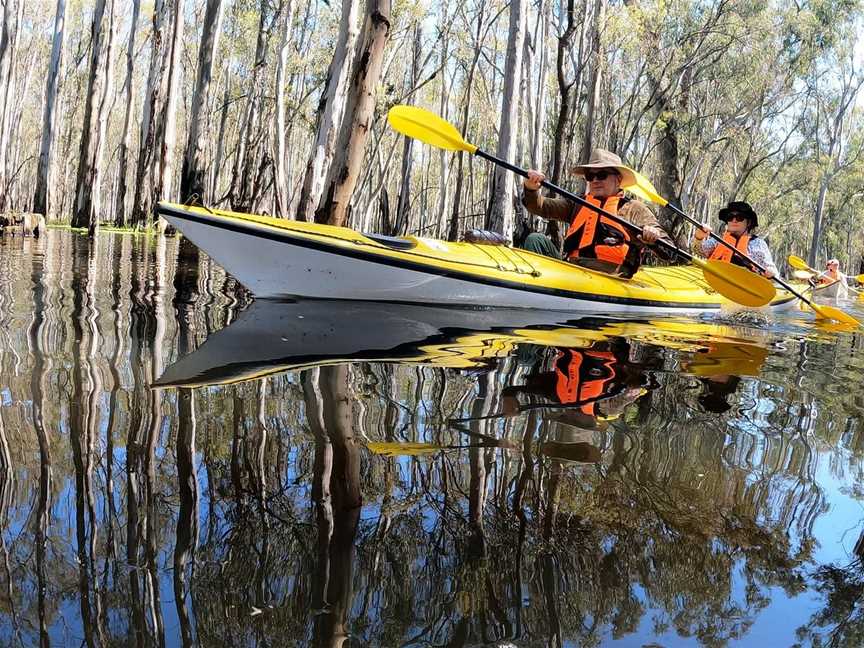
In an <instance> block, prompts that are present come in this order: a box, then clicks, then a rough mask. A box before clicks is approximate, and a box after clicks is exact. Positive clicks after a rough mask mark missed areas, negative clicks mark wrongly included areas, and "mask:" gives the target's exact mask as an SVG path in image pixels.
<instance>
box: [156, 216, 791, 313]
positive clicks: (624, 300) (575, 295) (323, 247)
mask: <svg viewBox="0 0 864 648" xmlns="http://www.w3.org/2000/svg"><path fill="white" fill-rule="evenodd" d="M156 212H157V213H160V214H170V215H172V216H175V217H177V218H181V219H185V220H189V221H193V222H198V223H203V224H205V225H210V226H211V227H218V228H220V229H226V230H230V231H233V232H239V233H241V234H247V235H250V236H257V237H259V238H264V239H269V240H271V241H279V242H281V243H289V244H291V245H296V246H297V247H303V248H307V249H312V250H318V251H320V252H326V253H328V254H335V255H337V256H348V257H352V258H355V259H360V260H363V261H370V262H373V263H378V264H380V265H386V266H389V267H398V268H404V269H406V270H415V271H418V272H425V273H426V274H434V275H437V276H441V277H447V278H449V279H459V280H461V281H470V282H472V283H479V284H483V285H487V286H495V287H497V288H509V289H511V290H520V291H522V292H528V293H534V294H541V295H551V296H554V297H563V298H566V299H581V300H583V301H593V302H602V303H607V304H620V305H624V306H648V307H660V308H680V309H687V310H696V309H702V310H708V309H710V310H719V309H720V307H721V304H715V303H710V302H709V303H699V302H670V301H658V300H653V299H638V298H633V297H616V296H614V295H598V294H595V293H582V292H576V291H569V290H563V289H560V288H546V287H543V286H526V285H525V284H522V283H519V282H515V281H507V280H506V279H493V278H491V277H482V276H479V275H474V274H471V273H468V272H460V271H458V270H448V269H444V268H436V267H434V266H429V265H426V264H423V263H418V262H416V261H409V260H407V259H398V258H392V257H383V256H381V255H380V254H375V253H374V252H366V251H364V250H362V249H348V248H341V247H337V246H335V245H332V244H330V243H325V242H321V241H313V240H308V239H306V238H303V237H301V236H297V235H296V234H294V233H292V232H288V231H285V232H280V231H275V232H274V231H270V230H269V229H260V228H265V227H271V226H268V225H266V224H262V223H254V222H251V223H244V222H242V221H240V222H238V221H237V220H232V219H231V217H230V216H219V215H218V214H217V215H213V216H210V215H204V214H195V213H192V212H189V211H186V210H179V209H175V208H173V207H165V206H163V205H157V207H156ZM309 235H310V236H315V234H314V233H313V234H309ZM216 260H217V261H218V259H216ZM793 299H797V298H796V297H794V296H791V297H789V299H786V300H783V301H777V302H773V303H771V304H768V306H779V305H782V304H785V303H788V302H789V301H791V300H793Z"/></svg>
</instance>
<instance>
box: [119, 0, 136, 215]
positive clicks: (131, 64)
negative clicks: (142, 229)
mask: <svg viewBox="0 0 864 648" xmlns="http://www.w3.org/2000/svg"><path fill="white" fill-rule="evenodd" d="M140 13H141V0H132V19H131V23H130V26H129V42H128V43H127V45H126V80H125V81H124V83H123V101H124V105H125V106H126V110H125V114H124V117H123V139H122V140H121V141H120V155H119V165H120V168H119V171H118V176H119V177H118V182H117V200H116V201H115V205H116V207H115V210H114V213H115V217H114V223H115V224H116V225H117V226H119V227H125V226H126V224H127V223H128V222H129V209H128V207H127V205H126V202H127V201H126V178H127V175H128V168H127V167H128V166H129V148H130V146H131V145H132V128H131V125H132V110H133V107H134V105H135V102H134V100H133V99H132V73H133V72H134V70H135V33H136V31H137V30H138V16H139V15H140Z"/></svg>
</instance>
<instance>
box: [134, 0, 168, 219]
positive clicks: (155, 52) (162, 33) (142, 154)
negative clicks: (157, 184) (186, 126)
mask: <svg viewBox="0 0 864 648" xmlns="http://www.w3.org/2000/svg"><path fill="white" fill-rule="evenodd" d="M177 4H178V0H155V3H154V5H153V28H152V34H151V37H150V69H149V71H148V73H147V86H146V90H145V93H144V111H143V116H142V118H141V139H140V144H139V151H138V165H137V169H136V171H135V200H134V203H133V209H132V222H133V223H134V224H136V225H147V224H149V222H150V219H151V214H152V212H153V196H154V177H153V166H154V165H155V161H156V160H158V157H157V151H156V142H157V139H156V137H157V133H156V131H157V128H158V122H159V120H160V119H161V117H162V113H163V110H164V106H165V95H166V94H167V87H166V80H167V70H168V66H169V61H170V53H171V47H170V43H171V41H166V27H167V26H168V25H169V22H170V21H171V17H172V15H173V14H172V9H173V7H176V6H177Z"/></svg>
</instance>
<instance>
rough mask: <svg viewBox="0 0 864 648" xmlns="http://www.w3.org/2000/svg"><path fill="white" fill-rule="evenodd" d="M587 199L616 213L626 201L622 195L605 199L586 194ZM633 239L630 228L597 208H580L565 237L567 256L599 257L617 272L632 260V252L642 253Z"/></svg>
mask: <svg viewBox="0 0 864 648" xmlns="http://www.w3.org/2000/svg"><path fill="white" fill-rule="evenodd" d="M585 200H586V201H587V202H589V203H591V204H592V205H596V206H597V207H600V208H601V209H603V210H605V211H607V212H609V213H610V214H615V215H616V216H617V215H618V207H619V206H622V207H623V206H624V204H625V202H626V199H625V198H624V197H623V196H622V195H621V194H618V195H616V196H609V197H608V198H606V199H604V200H601V199H599V198H595V197H594V196H592V195H591V194H585ZM631 241H632V235H631V234H630V232H629V231H628V230H627V228H626V227H624V226H623V225H620V224H619V223H616V222H615V221H613V220H612V219H611V218H607V217H606V216H602V215H600V214H598V213H597V212H596V211H594V210H593V209H589V208H588V207H580V208H579V209H578V210H577V211H576V213H575V214H574V216H573V220H572V221H571V222H570V227H569V228H568V230H567V235H566V236H565V238H564V258H566V259H567V260H574V259H578V258H587V259H597V260H598V261H602V262H604V263H608V264H609V265H610V271H613V272H614V271H617V270H618V269H620V267H621V266H622V265H623V264H624V262H625V261H627V260H628V255H632V253H635V254H637V255H638V254H639V249H638V248H637V247H635V246H632V245H631V244H630V243H631ZM631 251H632V252H631ZM637 265H638V263H637Z"/></svg>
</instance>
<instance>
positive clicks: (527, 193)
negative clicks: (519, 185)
mask: <svg viewBox="0 0 864 648" xmlns="http://www.w3.org/2000/svg"><path fill="white" fill-rule="evenodd" d="M522 204H523V205H525V209H527V210H528V211H529V212H531V213H532V214H537V215H538V216H542V217H543V218H548V219H549V220H558V221H564V222H565V223H569V222H570V220H571V218H572V216H573V209H574V208H573V203H571V202H570V201H569V200H567V199H566V198H549V197H545V196H543V195H541V193H540V191H539V190H538V191H532V190H531V189H525V190H524V191H523V193H522Z"/></svg>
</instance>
